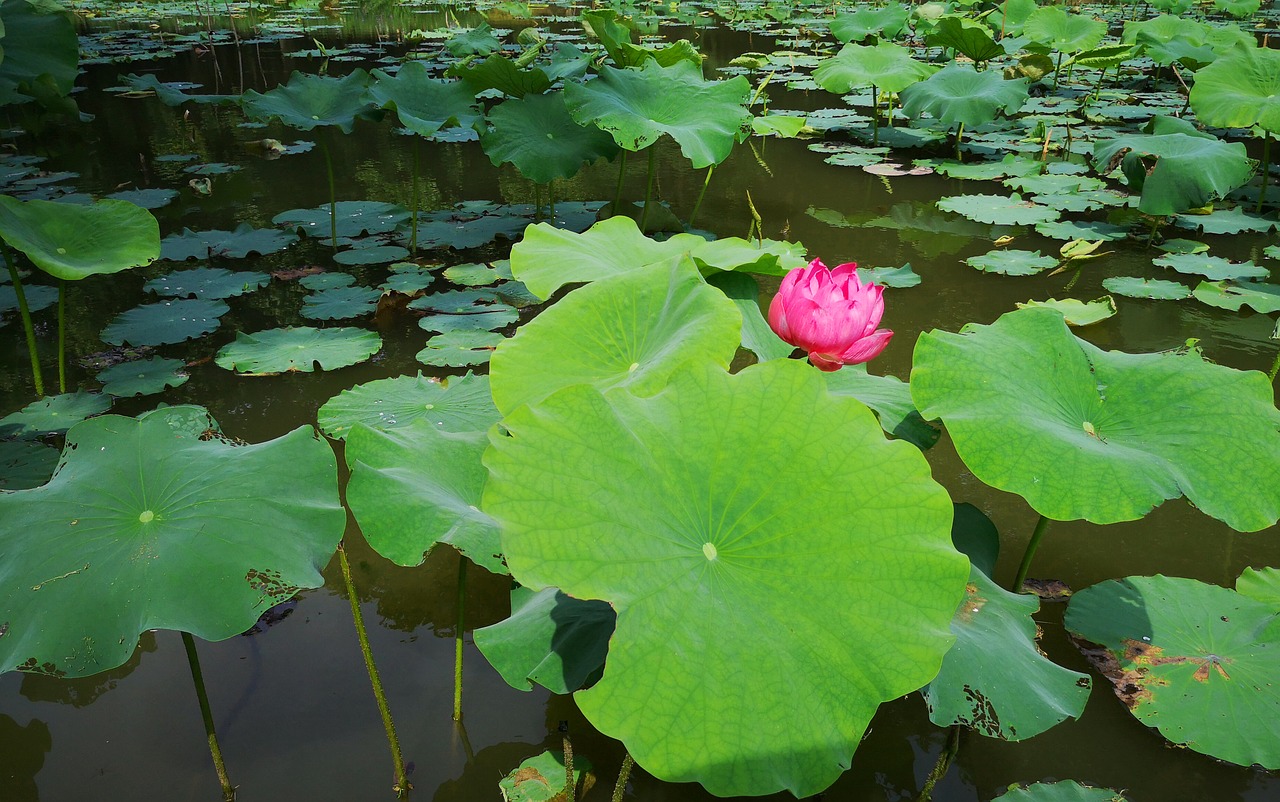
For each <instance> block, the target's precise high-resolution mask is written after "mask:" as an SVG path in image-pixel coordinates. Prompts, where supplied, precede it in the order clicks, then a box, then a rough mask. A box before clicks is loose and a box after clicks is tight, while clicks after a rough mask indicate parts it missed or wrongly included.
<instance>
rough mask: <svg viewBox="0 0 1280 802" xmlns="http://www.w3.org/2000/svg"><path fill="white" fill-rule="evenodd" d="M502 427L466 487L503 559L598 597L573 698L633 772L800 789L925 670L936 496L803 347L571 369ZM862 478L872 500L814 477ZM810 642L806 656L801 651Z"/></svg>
mask: <svg viewBox="0 0 1280 802" xmlns="http://www.w3.org/2000/svg"><path fill="white" fill-rule="evenodd" d="M744 410H750V412H749V413H746V414H742V411H744ZM504 426H505V427H506V428H507V429H508V430H509V432H510V434H511V436H510V437H495V438H493V439H492V442H491V444H490V450H489V452H488V453H487V454H486V457H485V464H486V465H487V466H488V468H489V470H490V478H489V483H488V486H487V487H486V489H485V496H484V505H483V506H484V508H485V510H486V511H488V512H490V513H491V514H492V515H493V516H494V517H495V518H497V519H498V520H499V522H500V523H501V525H502V528H503V529H502V544H503V549H504V552H505V553H506V556H507V562H508V565H509V566H510V568H511V571H512V575H513V576H514V577H515V578H516V579H517V581H519V582H520V583H521V584H522V585H524V586H526V587H529V588H531V589H535V590H536V589H540V588H545V587H548V586H551V587H559V588H561V589H562V590H563V591H564V592H565V593H566V594H569V595H571V596H574V597H575V598H580V599H599V600H604V601H608V602H609V603H611V604H612V605H613V607H614V608H615V609H616V610H617V611H618V624H617V630H616V632H615V633H614V635H613V638H612V640H611V641H610V643H609V657H608V662H607V664H606V667H605V671H604V675H603V677H602V678H601V679H600V681H599V682H598V683H596V684H595V685H594V686H593V687H591V688H590V689H587V690H583V691H578V692H577V693H576V694H575V700H576V702H577V704H578V707H579V709H581V710H582V712H583V713H584V714H585V715H586V717H587V718H588V719H589V720H590V721H591V722H592V724H593V725H595V726H596V727H597V728H599V729H600V730H601V731H602V732H605V733H609V734H610V735H611V736H613V737H616V738H620V739H621V740H622V741H623V743H624V744H625V745H626V747H627V749H628V751H629V752H630V753H631V754H632V755H633V756H634V757H635V759H636V762H637V763H639V764H640V765H641V766H643V767H644V768H645V769H646V770H647V771H648V772H650V773H651V774H653V775H654V776H656V777H658V778H660V779H664V780H668V781H677V782H679V781H691V780H696V781H698V782H700V783H702V784H703V785H704V786H706V788H707V789H708V790H709V791H710V792H712V793H714V794H717V795H720V796H733V795H738V794H766V793H772V792H774V791H778V790H782V789H788V790H790V791H791V792H792V793H794V794H795V795H796V796H798V797H803V796H808V795H811V794H814V793H817V792H818V791H820V790H822V789H823V788H825V787H826V786H828V785H829V784H830V783H832V782H834V781H835V779H836V778H837V777H838V776H839V775H840V774H841V773H842V772H843V771H844V769H845V768H846V767H847V766H848V760H849V756H850V754H851V753H852V752H853V750H854V749H855V748H856V746H857V744H858V741H859V740H860V739H861V737H862V734H863V732H864V730H865V729H866V726H867V724H868V722H869V721H870V718H871V716H872V715H873V713H874V712H875V709H876V707H877V706H878V705H879V703H880V702H881V701H885V700H888V699H893V698H897V697H898V696H900V695H901V694H902V693H904V692H907V691H908V690H911V689H915V688H918V687H920V686H921V685H923V684H924V683H925V682H926V681H928V680H929V679H931V678H932V677H933V676H934V675H935V674H936V673H937V669H938V665H939V663H940V661H941V657H942V654H943V652H944V651H945V650H946V648H947V647H948V646H949V645H950V641H951V637H950V636H949V635H948V634H947V625H948V623H949V621H950V619H951V615H952V613H953V612H954V611H955V602H956V599H957V598H959V596H960V593H961V590H962V589H963V587H964V582H965V579H966V576H967V561H966V560H965V559H964V558H963V557H962V556H961V555H959V554H958V553H957V552H956V551H955V550H954V549H953V548H952V546H951V543H950V532H949V530H950V521H951V516H952V512H951V503H950V500H949V499H948V498H947V495H946V492H945V491H944V490H942V488H941V487H939V486H937V485H936V484H935V483H934V482H933V480H932V479H931V478H930V477H929V468H928V465H927V463H926V462H925V461H924V459H923V457H922V456H921V454H920V452H919V451H918V450H917V449H916V448H915V447H914V446H910V445H907V444H905V443H894V442H889V441H886V440H885V439H884V436H883V435H882V434H881V432H880V427H879V426H878V425H877V424H876V422H875V420H874V418H873V417H872V416H871V414H870V413H869V411H868V410H867V409H866V407H864V406H863V405H862V404H860V403H858V402H856V401H854V400H852V399H847V398H833V397H831V396H830V395H828V394H827V392H826V389H825V384H824V382H823V379H822V377H821V375H820V374H819V373H818V372H817V371H815V370H813V369H812V368H811V367H809V366H807V365H804V364H802V363H800V362H797V361H792V360H772V361H769V362H765V363H762V364H759V365H753V366H751V367H748V368H746V369H744V370H742V371H741V372H739V373H737V374H732V375H731V374H728V373H725V372H724V370H723V369H721V368H718V367H715V366H705V367H702V366H693V365H691V366H690V368H689V369H688V370H685V371H680V372H677V373H676V374H675V375H674V376H672V378H671V382H670V384H669V385H668V386H667V389H666V390H664V391H663V392H661V393H658V394H657V395H654V396H651V397H649V398H637V397H636V396H634V395H632V394H631V393H630V392H628V391H627V390H625V389H623V388H614V389H612V390H609V391H607V392H606V393H605V394H603V395H602V394H601V393H600V392H599V391H598V390H596V389H595V388H593V387H591V386H589V385H575V386H571V387H566V388H565V389H563V390H560V391H559V392H557V393H556V394H554V395H552V396H551V397H549V398H547V399H545V400H543V401H542V402H540V403H538V404H537V405H536V406H534V407H528V406H525V407H521V408H519V409H517V410H516V411H514V412H513V413H512V414H511V415H509V416H508V417H507V418H506V419H505V421H504ZM566 433H572V436H566ZM849 454H858V455H860V458H859V459H856V460H850V459H848V458H847V456H848V455H849ZM548 455H555V456H554V458H552V459H548ZM872 477H874V481H875V483H876V486H877V487H878V488H880V491H879V493H878V496H877V500H876V501H877V503H876V504H874V505H868V504H865V503H864V499H862V498H860V497H858V496H857V495H856V494H848V493H832V492H830V488H832V487H860V486H864V483H866V482H868V481H872ZM905 552H909V553H910V554H911V555H912V559H911V560H910V562H909V567H908V563H907V562H904V561H902V560H901V559H899V558H900V556H901V555H902V554H903V553H905ZM800 575H803V576H804V577H805V581H804V582H796V581H795V577H796V576H800ZM798 610H802V611H804V614H803V615H800V616H797V615H796V611H798ZM779 620H785V621H787V622H788V625H787V626H785V627H778V626H776V622H777V621H779ZM763 629H768V631H769V632H771V633H772V635H773V641H772V643H771V647H770V648H769V649H766V650H761V649H759V648H758V640H757V636H758V634H759V632H761V631H762V630H763ZM815 653H820V654H822V655H824V659H825V660H826V661H827V666H826V669H825V670H823V671H820V672H815V671H812V670H809V669H808V668H806V666H807V665H808V662H807V661H808V655H812V654H815ZM677 656H678V657H679V659H675V658H676V657H677ZM778 677H788V678H789V681H788V682H787V683H784V684H780V683H778V682H777V678H778ZM830 699H840V700H841V703H840V704H838V705H833V704H829V703H828V701H829V700H830ZM723 732H732V733H734V737H733V738H721V737H719V736H718V735H716V733H723Z"/></svg>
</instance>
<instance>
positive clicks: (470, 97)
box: [369, 61, 484, 137]
mask: <svg viewBox="0 0 1280 802" xmlns="http://www.w3.org/2000/svg"><path fill="white" fill-rule="evenodd" d="M373 78H374V79H375V80H374V81H373V82H372V83H370V84H369V94H370V96H371V97H372V98H373V99H374V101H375V102H376V103H377V104H378V105H380V106H381V107H382V108H384V109H392V110H394V111H395V113H396V116H397V117H398V118H399V120H400V124H401V125H403V126H404V127H405V128H408V129H409V130H411V131H413V132H414V133H415V134H417V135H418V136H423V137H429V136H431V135H433V134H434V133H435V132H436V131H439V130H440V129H441V128H447V127H450V126H461V127H463V128H476V129H479V128H481V127H482V125H483V120H484V114H483V113H482V112H481V111H480V104H479V103H478V102H477V101H476V97H475V93H474V92H473V91H472V90H471V89H470V87H468V86H467V85H466V84H465V83H463V82H460V81H439V80H435V79H433V78H431V77H430V72H429V71H428V70H427V68H426V65H424V64H422V63H421V62H417V61H410V62H408V63H406V64H404V65H403V66H401V67H400V70H399V71H398V72H396V73H395V75H389V74H387V73H385V72H383V71H382V70H374V71H373Z"/></svg>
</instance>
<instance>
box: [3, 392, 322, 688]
mask: <svg viewBox="0 0 1280 802" xmlns="http://www.w3.org/2000/svg"><path fill="white" fill-rule="evenodd" d="M197 415H198V416H199V417H203V419H204V420H205V421H207V427H208V428H214V427H215V426H216V424H214V423H213V421H212V419H210V418H208V415H207V413H205V412H204V410H202V409H199V408H198V407H195V408H193V407H169V408H164V409H160V410H157V411H155V412H151V413H148V414H146V415H144V416H142V417H141V418H138V419H133V418H123V417H120V416H117V415H108V416H104V417H101V418H97V419H94V420H91V421H86V422H84V423H82V424H79V425H78V426H76V427H75V428H73V429H72V430H71V431H70V432H69V433H68V435H67V448H66V450H65V451H64V453H63V458H62V463H61V465H60V466H59V468H58V471H57V473H56V474H55V475H54V477H53V478H52V479H51V480H50V481H49V483H48V484H47V485H45V486H43V487H41V488H37V489H34V490H20V491H17V492H15V493H8V494H0V510H3V514H0V521H3V523H2V524H0V530H2V531H0V534H2V535H3V538H4V540H5V542H6V543H9V544H11V545H12V547H13V548H12V549H7V550H6V563H7V564H6V566H5V568H6V572H7V573H8V575H9V576H10V577H11V580H12V581H9V582H6V583H5V584H4V586H3V588H0V609H2V610H4V611H5V612H4V617H5V619H6V620H5V622H4V624H5V629H6V632H5V636H4V637H3V638H0V667H2V668H3V669H5V670H9V669H15V668H16V669H19V670H22V671H30V672H35V673H42V674H51V675H54V676H58V677H64V676H65V677H79V676H87V675H89V674H96V673H98V672H100V671H105V670H107V669H111V668H114V667H116V666H118V665H121V664H122V663H124V662H125V661H126V660H127V659H128V658H129V655H131V654H132V653H133V651H134V648H135V646H136V644H137V640H138V635H139V633H141V632H143V631H145V630H148V629H157V628H159V629H178V630H182V631H184V632H190V633H192V634H193V635H196V636H198V637H200V638H204V639H205V640H221V639H223V638H229V637H232V636H233V635H236V634H238V633H240V632H243V631H244V630H246V629H248V628H249V627H250V626H252V625H253V623H254V622H255V621H256V620H257V619H258V616H259V615H261V613H262V612H263V611H264V610H266V609H267V608H269V607H271V606H272V605H274V604H277V603H279V602H281V601H284V600H286V599H289V598H292V597H293V595H294V594H295V593H297V592H298V590H299V589H301V588H315V587H319V586H321V585H323V584H324V579H323V577H322V576H321V575H320V569H321V568H322V567H323V566H324V565H325V563H327V562H328V560H329V557H330V556H331V555H332V554H333V549H334V547H335V546H336V545H337V544H338V540H339V539H340V538H341V537H342V531H343V527H344V524H345V518H346V516H345V514H344V512H343V509H342V505H341V504H340V503H339V501H338V488H337V472H336V470H335V465H334V456H333V452H332V450H331V449H330V448H329V446H328V444H326V443H324V442H322V441H320V440H317V439H316V437H315V435H314V433H313V431H312V429H311V428H310V427H303V428H300V429H296V430H294V431H293V432H291V433H289V434H287V435H285V436H284V437H281V438H278V439H276V440H272V441H270V442H267V443H262V444H259V445H253V446H232V445H229V444H227V443H226V442H224V441H223V440H221V439H219V438H212V439H207V440H206V439H202V438H201V437H200V434H201V432H200V430H199V429H196V430H193V427H192V425H191V422H192V419H193V417H196V416H197Z"/></svg>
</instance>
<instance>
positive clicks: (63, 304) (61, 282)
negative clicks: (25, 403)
mask: <svg viewBox="0 0 1280 802" xmlns="http://www.w3.org/2000/svg"><path fill="white" fill-rule="evenodd" d="M66 391H67V281H66V279H58V392H60V393H65V392H66Z"/></svg>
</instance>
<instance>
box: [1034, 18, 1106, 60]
mask: <svg viewBox="0 0 1280 802" xmlns="http://www.w3.org/2000/svg"><path fill="white" fill-rule="evenodd" d="M1022 33H1023V35H1024V36H1026V37H1027V38H1029V39H1030V40H1031V41H1032V42H1035V43H1036V44H1039V45H1042V46H1044V47H1046V48H1048V49H1050V50H1056V51H1059V52H1062V53H1080V52H1082V51H1085V50H1092V49H1093V48H1095V47H1097V46H1098V43H1099V42H1101V41H1102V37H1103V36H1105V35H1106V33H1107V24H1106V23H1105V22H1102V21H1100V20H1096V19H1091V18H1090V17H1086V16H1083V15H1081V14H1076V13H1074V12H1071V11H1067V10H1065V9H1063V8H1062V7H1061V6H1044V7H1042V8H1037V9H1036V10H1035V11H1033V12H1031V15H1030V16H1028V17H1027V20H1026V22H1025V23H1024V24H1023V26H1022Z"/></svg>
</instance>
